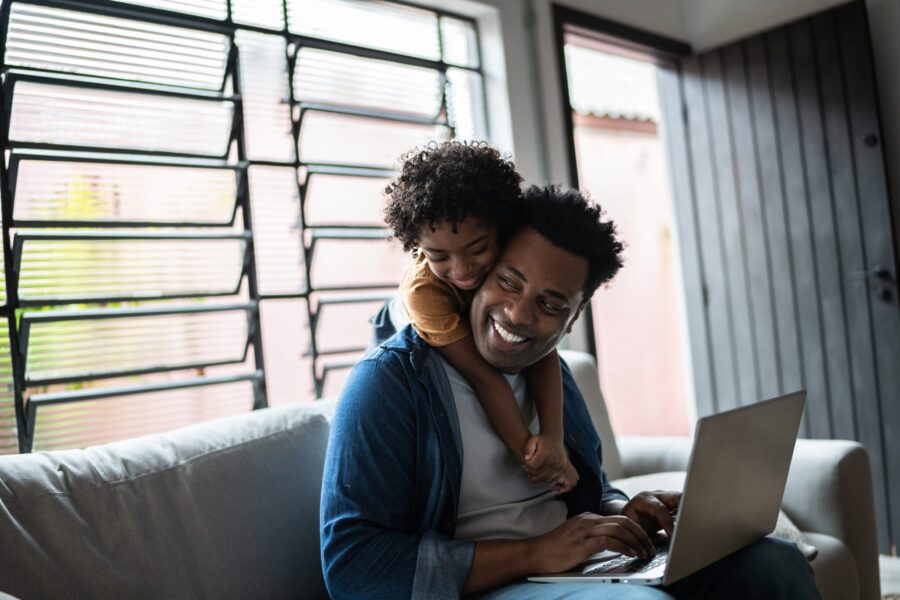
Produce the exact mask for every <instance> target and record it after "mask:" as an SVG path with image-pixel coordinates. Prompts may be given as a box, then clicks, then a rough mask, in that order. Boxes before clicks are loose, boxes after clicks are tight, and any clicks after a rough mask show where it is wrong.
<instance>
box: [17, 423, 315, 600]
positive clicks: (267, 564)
mask: <svg viewBox="0 0 900 600" xmlns="http://www.w3.org/2000/svg"><path fill="white" fill-rule="evenodd" d="M327 440H328V424H327V422H326V420H325V418H324V417H322V416H321V415H319V414H315V412H314V409H309V408H301V407H289V408H282V409H267V410H262V411H257V412H256V413H253V414H252V415H242V416H238V417H234V418H230V419H223V420H219V421H213V422H210V423H204V424H201V425H196V426H193V427H188V428H184V429H181V430H176V431H173V432H170V433H167V434H162V435H157V436H150V437H145V438H138V439H134V440H128V441H124V442H118V443H115V444H110V445H107V446H96V447H93V448H88V449H86V450H71V451H63V452H50V453H39V454H32V455H22V456H8V457H2V458H0V554H2V556H3V560H2V561H0V589H2V590H3V591H4V592H7V593H10V594H13V595H15V596H19V597H21V598H24V599H29V598H126V597H128V598H134V597H148V598H149V597H152V598H217V599H219V598H251V597H253V598H296V597H301V596H302V597H304V598H327V594H326V593H325V588H324V582H323V581H322V574H321V568H320V560H319V533H318V518H317V515H318V510H319V492H320V488H321V480H322V465H323V461H324V454H325V448H326V445H327Z"/></svg>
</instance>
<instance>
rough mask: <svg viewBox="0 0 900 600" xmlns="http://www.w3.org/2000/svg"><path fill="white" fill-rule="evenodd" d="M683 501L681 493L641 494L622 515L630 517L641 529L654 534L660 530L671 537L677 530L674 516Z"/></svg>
mask: <svg viewBox="0 0 900 600" xmlns="http://www.w3.org/2000/svg"><path fill="white" fill-rule="evenodd" d="M680 501H681V492H664V491H662V490H655V491H653V492H641V493H640V494H638V495H636V496H635V497H634V498H632V499H631V500H629V501H628V503H627V504H626V505H625V506H624V507H623V508H622V512H621V514H622V515H623V516H626V517H628V518H629V519H631V520H632V521H634V522H635V523H637V524H638V525H640V526H641V528H642V529H643V530H644V531H645V532H647V533H649V534H653V533H656V532H657V531H659V530H660V529H662V530H664V531H665V532H666V534H668V535H669V536H671V535H672V530H673V529H674V528H675V520H674V518H673V516H674V515H675V513H676V512H678V503H679V502H680Z"/></svg>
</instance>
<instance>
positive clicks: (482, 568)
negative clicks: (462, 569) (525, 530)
mask: <svg viewBox="0 0 900 600" xmlns="http://www.w3.org/2000/svg"><path fill="white" fill-rule="evenodd" d="M533 544H534V540H483V541H480V542H476V543H475V555H474V557H473V558H472V570H471V571H469V578H468V579H466V585H465V587H464V588H463V593H465V594H472V593H474V592H480V591H482V590H487V589H490V588H493V587H497V586H499V585H503V584H504V583H509V582H511V581H514V580H516V579H519V578H520V577H525V576H526V575H533V574H534V573H535V572H537V570H538V569H537V565H535V564H534V558H535V552H534V551H533V550H532V548H533Z"/></svg>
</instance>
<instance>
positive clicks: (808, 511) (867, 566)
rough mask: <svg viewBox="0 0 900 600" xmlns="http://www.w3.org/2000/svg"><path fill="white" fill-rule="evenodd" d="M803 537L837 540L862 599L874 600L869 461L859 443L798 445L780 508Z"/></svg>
mask: <svg viewBox="0 0 900 600" xmlns="http://www.w3.org/2000/svg"><path fill="white" fill-rule="evenodd" d="M782 507H783V509H784V511H785V512H786V513H787V514H788V516H790V517H791V519H793V520H794V522H795V523H796V524H797V526H798V527H799V528H800V529H801V530H803V531H810V532H814V533H824V534H827V535H830V536H833V537H836V538H838V539H840V540H841V541H842V542H844V544H846V546H847V547H848V548H849V549H850V552H851V553H852V554H853V557H854V559H855V560H856V568H857V572H858V573H859V580H860V582H859V584H860V598H863V599H865V598H878V597H879V594H878V540H877V533H876V531H877V530H876V525H875V503H874V499H873V495H872V472H871V467H870V466H869V455H868V454H867V453H866V450H865V448H863V447H862V446H861V445H860V444H859V443H857V442H851V441H844V440H798V441H797V446H796V448H795V449H794V458H793V460H792V462H791V471H790V474H789V475H788V481H787V486H786V488H785V491H784V501H783V503H782Z"/></svg>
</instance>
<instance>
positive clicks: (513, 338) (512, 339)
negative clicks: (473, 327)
mask: <svg viewBox="0 0 900 600" xmlns="http://www.w3.org/2000/svg"><path fill="white" fill-rule="evenodd" d="M494 330H495V331H496V332H497V333H498V334H499V335H500V337H501V338H502V339H503V340H504V341H506V342H509V343H511V344H518V343H519V342H524V341H525V338H524V337H523V336H521V335H516V334H514V333H511V332H509V331H507V330H505V329H503V328H502V327H500V324H499V323H497V321H494Z"/></svg>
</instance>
